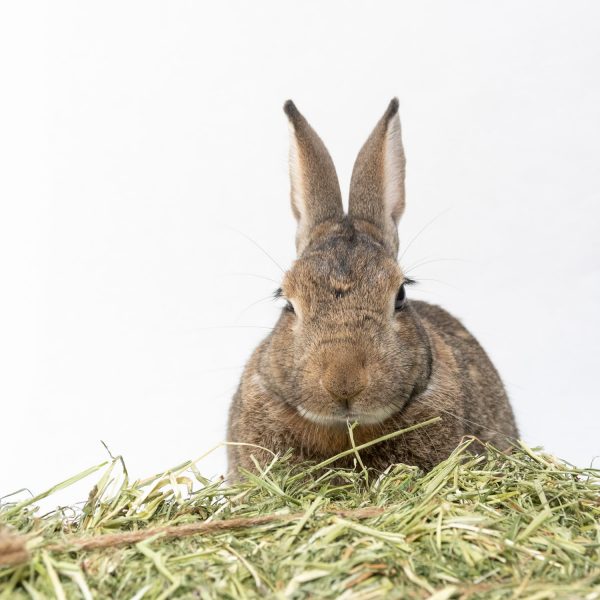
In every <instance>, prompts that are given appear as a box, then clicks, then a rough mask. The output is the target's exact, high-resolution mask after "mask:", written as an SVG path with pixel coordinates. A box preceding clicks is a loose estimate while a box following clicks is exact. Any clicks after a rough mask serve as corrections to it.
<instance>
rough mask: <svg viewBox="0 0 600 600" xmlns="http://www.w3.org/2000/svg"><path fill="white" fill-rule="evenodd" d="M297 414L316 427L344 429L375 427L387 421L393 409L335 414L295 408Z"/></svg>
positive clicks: (300, 407) (389, 407) (350, 411)
mask: <svg viewBox="0 0 600 600" xmlns="http://www.w3.org/2000/svg"><path fill="white" fill-rule="evenodd" d="M296 409H297V411H298V414H299V415H300V416H301V417H303V418H304V419H306V420H307V421H311V422H312V423H315V424H317V425H325V426H328V427H344V426H346V424H347V423H355V422H356V423H358V424H359V425H376V424H377V423H382V422H383V421H385V420H386V419H389V418H390V417H391V416H392V415H393V414H394V413H395V412H396V410H397V409H396V408H395V407H391V406H388V407H385V406H384V407H382V408H379V409H377V410H374V411H369V412H356V411H352V410H348V411H340V412H336V413H318V412H314V411H312V410H309V409H308V408H306V407H305V406H298V407H296Z"/></svg>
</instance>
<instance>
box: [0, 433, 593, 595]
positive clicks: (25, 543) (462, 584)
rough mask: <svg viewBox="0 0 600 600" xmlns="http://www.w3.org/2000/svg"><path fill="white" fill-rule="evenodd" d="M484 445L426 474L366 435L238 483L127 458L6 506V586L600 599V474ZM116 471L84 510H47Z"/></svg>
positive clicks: (0, 508) (9, 591) (2, 520)
mask: <svg viewBox="0 0 600 600" xmlns="http://www.w3.org/2000/svg"><path fill="white" fill-rule="evenodd" d="M350 434H351V430H350ZM373 443H376V442H373ZM470 443H471V441H470V440H467V441H465V442H464V443H463V444H462V445H461V446H459V447H458V448H457V449H456V451H455V452H454V453H453V454H452V456H450V457H449V458H448V459H447V460H446V461H444V462H442V463H441V464H439V465H438V466H437V467H435V468H434V469H433V470H431V471H430V472H428V473H424V472H422V471H420V470H418V469H417V468H416V467H410V466H407V465H395V466H392V467H390V468H389V469H388V470H387V471H386V472H385V473H383V474H382V473H375V472H372V471H367V470H365V469H363V468H362V466H361V461H360V447H354V448H353V449H352V452H353V453H355V456H356V466H355V468H354V469H329V468H327V465H326V464H320V465H309V464H300V465H299V464H295V463H294V462H293V461H291V460H290V456H289V455H288V456H283V457H275V458H274V459H273V460H272V462H271V463H270V464H268V465H265V466H263V467H261V468H260V469H259V470H258V471H257V473H248V474H247V478H246V479H245V480H244V481H241V482H239V483H235V484H234V485H231V486H227V485H226V483H225V482H224V481H223V479H217V480H214V481H211V480H208V479H206V478H205V477H203V476H202V474H201V473H200V471H199V470H198V468H197V465H196V462H197V461H188V462H186V463H183V464H182V465H179V466H178V467H175V468H174V469H172V470H169V471H167V472H165V473H163V474H161V475H158V476H154V477H150V478H148V479H144V480H141V481H136V482H133V483H132V482H130V481H129V479H128V476H127V472H126V471H125V469H124V465H123V462H122V460H121V458H120V457H117V458H115V459H113V460H112V461H110V462H109V463H108V465H106V466H104V465H100V466H98V467H94V468H92V469H89V470H88V471H86V472H84V473H81V474H80V475H78V476H76V477H74V478H72V479H70V480H68V481H66V482H64V483H63V484H59V485H58V486H55V488H53V489H52V490H49V491H48V492H46V493H44V494H40V495H38V496H37V497H35V498H32V499H27V500H24V501H22V502H18V501H15V500H14V498H12V497H11V498H10V502H9V503H4V504H1V505H0V599H2V600H4V599H7V598H21V597H23V598H29V597H31V598H34V599H36V598H46V597H56V598H78V597H83V598H85V599H86V600H87V599H88V598H92V597H99V598H135V599H138V600H139V599H141V598H145V599H150V598H151V599H157V598H167V597H176V596H181V597H200V598H262V597H272V598H316V597H318V598H342V599H364V600H367V599H371V598H427V597H430V598H436V599H437V600H440V599H448V598H465V599H466V598H517V597H519V598H521V597H522V598H530V599H534V598H535V599H539V600H542V599H545V598H585V599H589V600H593V599H594V598H600V525H599V522H600V471H599V470H597V469H591V468H589V469H580V468H575V467H573V466H571V465H569V464H567V463H565V462H563V461H560V460H558V459H556V458H554V457H553V456H550V455H548V454H545V453H543V452H540V451H534V450H531V449H529V448H528V447H527V446H526V445H525V444H523V443H521V444H519V445H517V446H515V447H514V449H513V450H512V451H511V452H509V453H504V452H500V451H499V450H496V449H494V448H492V447H488V448H487V453H486V454H485V455H477V456H475V455H472V454H471V453H470V452H469V445H470ZM336 458H337V457H332V459H331V460H330V461H326V462H327V463H329V464H333V463H334V461H335V460H336ZM102 468H104V469H105V470H104V473H103V475H102V476H101V478H100V480H99V481H98V483H97V484H96V485H95V486H94V487H93V488H92V491H91V492H90V495H89V497H88V500H87V502H86V503H85V505H84V507H83V509H82V510H79V511H77V512H76V513H70V512H67V511H65V510H64V509H62V510H57V511H55V512H53V513H51V514H48V515H45V516H43V517H38V516H37V515H36V508H35V505H36V502H38V501H39V500H40V499H41V498H42V497H46V496H48V495H50V494H51V493H52V492H54V491H56V490H58V489H60V488H62V487H65V486H67V485H70V484H71V483H73V482H75V481H76V480H78V479H81V478H82V477H83V476H86V475H90V474H91V473H93V472H94V471H97V470H99V469H102Z"/></svg>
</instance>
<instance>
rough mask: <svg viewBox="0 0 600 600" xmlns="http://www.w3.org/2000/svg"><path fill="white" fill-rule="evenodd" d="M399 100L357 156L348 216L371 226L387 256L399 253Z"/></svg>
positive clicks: (401, 169)
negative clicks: (377, 233)
mask: <svg viewBox="0 0 600 600" xmlns="http://www.w3.org/2000/svg"><path fill="white" fill-rule="evenodd" d="M405 166H406V160H405V158H404V149H403V147H402V135H401V131H400V118H399V117H398V99H397V98H394V99H393V100H392V101H391V102H390V104H389V106H388V108H387V110H386V111H385V113H384V115H383V117H381V119H380V120H379V122H378V123H377V125H376V127H375V129H374V130H373V132H372V133H371V135H370V136H369V139H368V140H367V141H366V142H365V144H364V146H363V147H362V149H361V151H360V152H359V153H358V157H357V159H356V162H355V163H354V169H353V170H352V179H351V180H350V200H349V202H348V215H349V216H350V218H351V219H359V220H362V221H366V222H368V223H370V224H371V225H374V226H375V228H376V229H378V230H379V235H380V236H381V238H382V241H383V242H384V244H385V245H386V246H387V247H388V249H389V250H390V252H391V253H392V254H393V255H394V256H396V254H397V253H398V230H397V227H398V220H399V219H400V217H401V216H402V213H403V211H404V171H405Z"/></svg>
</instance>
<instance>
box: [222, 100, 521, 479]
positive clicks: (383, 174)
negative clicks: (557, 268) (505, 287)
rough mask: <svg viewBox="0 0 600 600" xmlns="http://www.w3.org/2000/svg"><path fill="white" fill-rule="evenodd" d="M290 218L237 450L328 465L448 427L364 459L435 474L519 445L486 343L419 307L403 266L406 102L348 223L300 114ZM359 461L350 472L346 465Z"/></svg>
mask: <svg viewBox="0 0 600 600" xmlns="http://www.w3.org/2000/svg"><path fill="white" fill-rule="evenodd" d="M284 110H285V112H286V114H287V116H288V118H289V122H290V132H291V146H290V175H291V196H292V211H293V213H294V216H295V217H296V219H297V221H298V230H297V235H296V248H297V252H298V258H297V260H296V261H295V262H294V264H293V265H292V267H291V269H290V270H289V271H288V272H287V273H286V274H285V276H284V278H283V282H282V284H281V289H280V290H278V294H279V295H281V296H282V297H283V298H285V299H286V300H287V302H288V303H287V306H286V307H285V308H284V309H283V311H282V313H281V316H280V317H279V320H278V322H277V324H276V326H275V328H274V329H273V331H272V332H271V333H270V334H269V335H268V336H267V338H266V339H265V340H264V341H263V342H262V343H261V344H260V345H259V346H258V348H257V349H256V350H255V351H254V353H253V355H252V357H251V358H250V360H249V362H248V364H247V365H246V368H245V370H244V373H243V375H242V380H241V383H240V386H239V389H238V391H237V392H236V394H235V396H234V398H233V402H232V405H231V408H230V413H229V432H228V439H229V441H231V442H243V443H246V444H253V445H256V446H261V447H263V448H267V449H269V450H271V451H273V452H280V453H283V452H285V451H286V450H288V449H289V448H294V450H295V452H294V457H295V459H297V460H317V461H319V460H323V459H325V458H328V457H331V456H333V455H335V454H337V453H339V452H341V451H343V450H346V449H348V448H349V447H350V443H349V436H348V430H347V423H348V422H358V426H357V427H356V429H355V430H354V438H355V442H356V443H357V444H360V443H363V442H366V441H368V440H371V439H374V438H376V437H379V436H381V435H384V434H386V433H389V432H392V431H395V430H398V429H402V428H405V427H407V426H410V425H412V424H416V423H419V422H422V421H425V420H427V419H429V418H431V417H434V416H441V417H442V419H441V421H438V422H437V423H434V424H433V425H430V426H426V427H423V428H421V429H418V430H415V431H412V432H410V433H408V434H405V435H402V436H399V437H396V438H394V439H392V440H389V441H387V442H384V443H381V444H376V445H374V446H371V447H369V448H367V449H366V450H365V451H363V452H362V453H361V458H362V460H363V462H364V463H365V465H366V466H368V467H374V468H376V469H385V468H386V467H388V466H389V465H390V464H392V463H397V462H403V463H408V464H413V465H418V466H420V467H422V468H424V469H428V468H431V467H432V466H433V465H435V464H437V463H438V462H440V461H441V460H443V459H444V458H446V457H447V456H448V455H449V454H450V453H451V452H452V450H453V449H454V448H455V447H456V445H457V444H458V443H459V442H460V440H461V438H462V437H463V436H465V435H473V436H476V437H477V438H479V439H480V440H484V441H490V442H492V443H493V444H494V445H497V446H503V447H506V445H507V439H508V438H515V437H516V436H517V435H518V432H517V427H516V425H515V420H514V417H513V413H512V410H511V407H510V404H509V402H508V398H507V396H506V392H505V390H504V387H503V385H502V381H501V380H500V377H499V376H498V373H497V371H496V369H495V368H494V366H493V365H492V363H491V362H490V359H489V358H488V356H487V355H486V353H485V352H484V350H483V349H482V347H481V346H480V345H479V343H478V342H477V340H475V338H474V337H473V336H472V335H471V334H470V333H469V332H468V331H467V330H466V329H465V328H464V327H463V326H462V325H461V323H460V322H459V321H458V320H457V319H455V318H454V317H452V316H451V315H450V314H448V313H447V312H446V311H445V310H443V309H442V308H440V307H438V306H434V305H431V304H427V303H425V302H420V301H416V300H409V299H408V298H407V294H406V289H405V288H406V286H407V285H408V284H409V283H411V281H410V280H409V279H407V278H406V277H405V276H404V274H403V273H402V269H401V268H400V266H399V265H398V262H397V259H396V257H397V253H398V233H397V225H398V220H399V219H400V216H401V215H402V212H403V210H404V171H405V158H404V150H403V147H402V140H401V132H400V119H399V117H398V100H397V99H393V100H392V101H391V102H390V105H389V107H388V109H387V110H386V112H385V114H384V115H383V117H382V118H381V120H380V121H379V123H377V126H376V127H375V129H374V130H373V133H372V134H371V136H370V137H369V139H368V140H367V141H366V143H365V145H364V146H363V148H362V149H361V151H360V153H359V155H358V158H357V160H356V163H355V165H354V170H353V172H352V180H351V183H350V198H349V207H348V214H347V215H345V214H344V210H343V207H342V198H341V194H340V188H339V183H338V179H337V175H336V172H335V168H334V166H333V162H332V160H331V157H330V156H329V153H328V152H327V149H326V148H325V146H324V145H323V142H322V141H321V139H320V138H319V137H318V136H317V134H316V133H315V132H314V131H313V129H312V128H311V126H310V125H309V124H308V123H307V121H306V119H305V118H304V117H303V116H302V115H301V114H300V112H298V109H297V108H296V106H295V105H294V104H293V102H291V101H288V102H286V104H285V106H284ZM228 452H229V454H228V459H229V472H230V476H232V477H235V476H236V475H237V473H238V467H244V468H246V469H252V468H254V466H253V461H252V459H251V456H252V455H254V456H255V458H256V459H257V460H258V462H259V463H262V464H264V463H265V462H266V461H267V460H269V459H270V455H269V454H268V453H267V452H265V451H263V450H260V449H258V448H256V447H255V446H250V445H244V444H239V445H236V444H233V445H230V446H229V448H228ZM349 460H350V459H349Z"/></svg>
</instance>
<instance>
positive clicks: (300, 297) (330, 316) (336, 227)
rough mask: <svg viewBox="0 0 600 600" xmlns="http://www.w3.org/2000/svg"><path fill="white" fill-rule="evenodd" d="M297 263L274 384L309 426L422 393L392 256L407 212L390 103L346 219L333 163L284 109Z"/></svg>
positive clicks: (423, 348)
mask: <svg viewBox="0 0 600 600" xmlns="http://www.w3.org/2000/svg"><path fill="white" fill-rule="evenodd" d="M285 112H286V114H287V116H288V118H289V122H290V132H291V149H290V174H291V190H292V191H291V196H292V210H293V212H294V215H295V217H296V219H297V221H298V230H297V236H296V247H297V251H298V258H297V260H296V261H295V262H294V264H293V265H292V267H291V268H290V270H289V271H288V272H287V273H286V274H285V276H284V279H283V282H282V286H281V290H280V294H281V295H282V296H283V297H284V298H285V299H286V300H287V307H286V308H285V309H284V310H283V312H282V315H281V317H280V320H279V322H278V324H277V327H276V328H275V330H274V332H273V333H272V335H271V338H270V351H269V352H268V362H269V367H268V372H269V375H270V376H269V384H270V387H271V389H272V390H273V391H275V392H276V393H278V394H279V395H280V396H281V397H282V399H283V400H284V401H285V402H287V403H288V404H290V405H291V406H293V407H294V408H295V409H296V411H297V412H298V413H299V414H300V415H301V416H303V417H304V418H305V419H307V420H309V421H312V422H313V423H318V424H321V425H326V426H334V427H335V426H345V423H346V422H347V420H350V421H358V422H359V423H360V424H364V425H369V424H375V423H379V422H382V421H384V420H385V419H387V418H388V417H390V416H391V415H393V414H394V413H395V412H397V411H399V410H400V409H401V408H402V407H403V406H404V405H405V404H406V402H407V401H408V400H409V399H410V398H411V396H412V395H413V394H415V393H417V392H419V391H421V388H422V386H423V385H424V381H423V380H424V379H425V378H426V375H424V374H426V373H427V369H428V368H429V367H428V361H429V352H428V347H427V340H426V337H425V333H424V331H423V329H422V327H421V326H420V324H419V321H418V319H416V317H415V314H414V312H413V309H412V308H411V305H410V302H409V301H408V300H407V298H406V289H405V288H406V285H407V284H408V283H409V281H408V280H407V278H406V277H405V276H404V274H403V272H402V270H401V269H400V266H399V265H398V262H397V260H396V255H397V252H398V234H397V224H398V220H399V218H400V216H401V214H402V212H403V210H404V167H405V159H404V151H403V148H402V140H401V134H400V120H399V118H398V101H397V100H396V99H394V100H392V102H391V103H390V105H389V107H388V109H387V110H386V112H385V114H384V115H383V117H382V118H381V120H380V121H379V122H378V124H377V125H376V127H375V129H374V130H373V132H372V134H371V135H370V137H369V138H368V140H367V142H366V143H365V145H364V146H363V148H362V149H361V151H360V153H359V155H358V158H357V160H356V163H355V165H354V170H353V173H352V179H351V184H350V197H349V203H348V214H347V215H345V214H344V210H343V207H342V198H341V194H340V188H339V183H338V179H337V175H336V172H335V168H334V166H333V163H332V160H331V157H330V156H329V153H328V152H327V150H326V148H325V146H324V145H323V142H322V141H321V139H320V138H319V137H318V136H317V134H316V133H315V132H314V131H313V129H312V128H311V127H310V125H309V124H308V123H307V121H306V120H305V119H304V117H303V116H302V115H301V114H300V113H299V112H298V110H297V108H296V107H295V105H294V104H293V103H292V102H291V101H288V102H287V103H286V104H285Z"/></svg>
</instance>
